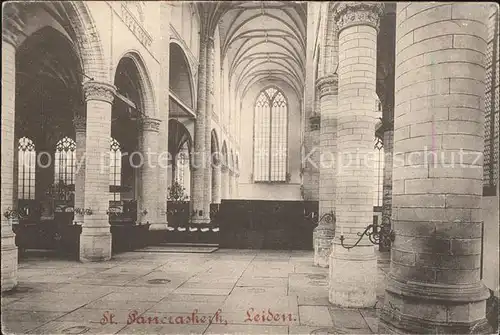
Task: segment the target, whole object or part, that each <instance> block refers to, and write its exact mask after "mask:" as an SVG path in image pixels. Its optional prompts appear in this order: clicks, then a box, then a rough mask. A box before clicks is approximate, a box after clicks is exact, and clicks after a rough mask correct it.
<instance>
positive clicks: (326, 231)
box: [313, 223, 335, 268]
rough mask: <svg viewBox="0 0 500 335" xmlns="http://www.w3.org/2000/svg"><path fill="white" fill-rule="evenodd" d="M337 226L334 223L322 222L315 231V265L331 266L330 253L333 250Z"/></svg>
mask: <svg viewBox="0 0 500 335" xmlns="http://www.w3.org/2000/svg"><path fill="white" fill-rule="evenodd" d="M334 235H335V228H334V226H333V225H326V224H322V223H320V224H319V226H317V227H316V228H315V229H314V231H313V246H314V258H313V263H314V265H315V266H319V267H322V268H327V267H328V266H329V259H330V254H331V252H332V243H333V237H334Z"/></svg>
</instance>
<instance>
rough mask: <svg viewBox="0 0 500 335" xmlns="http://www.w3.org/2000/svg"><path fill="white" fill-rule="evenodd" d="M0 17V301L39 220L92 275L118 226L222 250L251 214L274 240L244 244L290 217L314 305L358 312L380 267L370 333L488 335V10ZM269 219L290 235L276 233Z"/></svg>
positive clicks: (241, 9)
mask: <svg viewBox="0 0 500 335" xmlns="http://www.w3.org/2000/svg"><path fill="white" fill-rule="evenodd" d="M3 15H4V17H3V20H4V24H3V27H2V58H3V62H2V116H1V118H2V119H1V121H2V125H1V129H2V133H1V136H2V137H1V143H2V167H1V178H2V195H1V210H2V219H1V220H2V221H1V222H2V279H1V280H2V292H4V291H8V290H11V289H13V288H14V287H16V285H17V283H18V279H17V272H18V270H17V269H18V262H19V260H18V258H19V255H20V253H19V252H20V251H22V250H21V249H24V248H25V247H24V246H22V245H21V244H22V243H24V242H20V241H21V240H22V241H24V239H25V237H26V236H29V234H36V232H37V231H39V229H41V228H40V227H42V226H43V227H48V226H50V227H55V228H53V229H56V230H57V229H62V230H57V231H58V232H59V233H60V231H67V230H68V229H70V230H71V231H72V232H73V233H72V234H74V236H76V237H75V238H74V243H73V244H72V245H70V246H69V248H70V249H71V248H74V249H75V250H74V251H75V253H76V254H77V258H78V260H79V261H81V262H99V261H103V262H104V261H108V260H110V259H111V258H112V255H113V253H114V251H113V250H114V248H115V247H116V245H118V244H117V243H120V242H123V241H121V240H120V239H126V238H127V237H124V236H125V235H126V234H125V235H123V234H124V233H123V234H122V233H117V232H118V231H121V230H120V229H125V230H124V231H129V232H132V233H131V234H132V235H133V236H132V235H131V237H130V238H131V239H134V238H135V237H136V236H138V235H134V234H136V233H134V232H139V231H141V232H142V231H145V232H146V233H145V234H147V236H156V240H155V241H158V239H159V236H161V238H163V237H164V236H173V235H169V234H179V233H181V232H183V231H186V228H187V232H192V231H199V230H200V231H203V232H205V231H208V233H207V236H208V234H216V235H217V234H219V233H220V234H221V235H220V236H226V237H227V238H228V239H232V240H233V241H236V240H237V239H235V238H232V237H231V236H236V235H224V234H226V232H225V231H224V229H225V228H224V227H227V231H229V230H230V231H232V232H234V231H236V230H238V229H240V231H239V233H240V235H238V236H241V234H243V235H245V231H241V230H242V229H243V230H245V229H249V230H250V229H253V228H252V227H255V226H254V224H255V225H257V223H255V222H257V221H259V220H261V219H260V217H261V216H262V215H264V217H265V215H269V218H270V219H269V221H272V222H273V223H272V225H275V226H276V227H277V226H279V225H280V224H281V226H280V227H281V228H279V229H282V230H279V229H278V228H269V231H268V230H266V229H268V228H266V219H264V220H263V224H262V226H263V227H264V228H262V229H261V228H259V229H261V231H260V233H259V234H263V235H262V236H261V237H262V238H261V242H258V243H257V242H255V241H253V242H251V243H254V245H253V246H254V247H255V248H266V247H265V246H266V245H272V246H277V245H281V244H279V243H278V242H276V243H275V242H272V241H271V242H270V238H269V236H270V235H267V236H266V234H271V233H272V234H276V231H281V232H282V234H285V233H283V232H284V231H286V230H294V229H299V228H298V227H299V226H300V225H301V224H303V222H306V223H307V222H308V224H309V226H308V227H311V229H309V228H306V230H304V231H308V232H309V235H306V234H295V235H293V232H291V233H290V232H287V233H286V236H292V235H293V236H296V235H298V236H299V239H300V238H302V239H307V241H308V243H310V244H311V246H310V250H314V253H311V260H310V262H311V263H312V264H314V266H318V267H323V268H328V281H329V285H328V301H329V303H330V304H332V305H336V306H341V307H348V308H351V307H354V308H364V307H371V306H373V305H374V304H375V303H376V301H377V297H376V285H377V283H376V281H377V255H379V253H378V251H379V250H380V251H381V252H382V253H384V252H385V253H389V252H390V269H389V270H388V274H387V277H386V282H385V283H384V285H385V286H384V287H385V298H384V306H383V307H382V309H381V313H380V316H379V332H381V333H427V332H431V333H436V332H444V333H462V332H464V333H469V332H473V331H476V332H482V333H486V332H488V331H489V330H488V329H489V328H488V327H489V326H488V322H487V318H486V317H487V315H486V303H487V300H488V299H491V297H490V295H491V296H494V297H498V294H499V293H498V292H499V279H498V278H499V276H498V264H499V261H498V241H499V224H498V222H499V216H498V199H499V198H498V197H499V187H498V171H499V169H498V164H499V161H498V159H499V158H498V152H499V144H498V143H499V142H498V141H499V140H498V139H499V135H498V134H499V119H498V117H499V95H500V94H499V84H498V83H499V77H500V75H499V68H500V65H499V43H498V32H499V19H498V6H495V5H492V4H481V3H478V4H468V3H458V2H457V3H436V2H432V3H394V2H393V3H385V4H384V3H365V2H359V3H356V2H352V3H351V2H324V3H320V2H281V1H268V2H267V1H266V2H264V1H262V2H246V1H235V2H230V1H227V2H222V1H221V2H206V3H204V2H199V3H195V2H192V3H191V2H187V1H186V2H165V1H157V2H144V1H137V2H131V1H126V2H125V1H123V2H122V1H117V2H88V3H86V2H76V1H67V2H52V1H46V2H10V3H8V4H6V5H5V6H4V14H3ZM458 162H460V163H458ZM264 203H267V204H271V203H272V204H273V205H272V206H271V205H270V206H271V207H272V208H274V209H271V210H269V213H267V212H263V213H260V214H258V213H257V212H255V211H256V209H255V208H260V207H258V206H261V205H259V204H262V206H263V207H262V208H264V207H265V206H267V205H265V204H264ZM252 204H253V205H252ZM255 204H257V205H255ZM245 206H247V207H245ZM252 206H253V207H252ZM256 206H257V207H256ZM273 206H274V207H273ZM280 206H281V207H280ZM286 206H290V208H291V210H297V208H298V209H299V211H300V213H299V214H300V215H299V216H300V219H301V220H299V221H300V222H299V223H298V224H297V226H296V225H295V223H291V222H288V223H287V222H285V223H279V222H278V221H279V220H278V219H276V220H275V217H277V215H278V214H276V213H277V212H279V211H280V208H288V207H286ZM311 206H312V207H311ZM271 207H269V208H271ZM242 208H243V209H242ZM248 208H252V210H250V209H249V210H247V209H248ZM266 208H267V207H266ZM311 208H313V209H311ZM287 210H288V209H287ZM257 211H258V210H257ZM302 211H303V213H304V220H302ZM309 211H310V216H309V214H307V213H309ZM273 213H274V214H273ZM294 213H295V212H294ZM174 214H175V215H174ZM245 215H246V216H249V217H246V218H245ZM253 215H254V216H255V218H257V217H259V219H255V220H254V221H255V222H254V221H252V220H253V219H252V218H253ZM259 215H260V216H259ZM272 215H276V216H273V218H272V219H271V216H272ZM293 216H294V215H292V214H290V217H293ZM216 217H218V218H219V219H220V220H223V218H225V219H224V220H226V221H227V222H226V221H225V223H224V224H222V223H221V224H220V225H219V224H217V223H216V222H217V220H216ZM283 217H284V216H283ZM228 218H229V219H228ZM247 219H248V222H251V223H250V224H249V225H247V226H245V225H244V224H240V223H239V222H237V221H238V220H240V221H244V220H247ZM295 219H296V218H293V219H291V220H295ZM277 220H278V221H277ZM308 220H309V221H308ZM229 221H230V222H229ZM245 222H246V221H245ZM259 222H260V221H259ZM275 222H278V223H275ZM374 222H375V224H374V225H372V226H370V225H371V224H373V223H374ZM259 224H260V223H259ZM269 224H270V223H269ZM181 226H182V227H181ZM22 227H24V228H22ZM27 227H32V228H33V227H35V228H33V229H32V230H31V231H30V230H29V229H28V228H27ZM61 227H62V228H61ZM68 227H71V228H68ZM75 227H76V228H75ZM123 227H127V228H123ZM131 227H133V229H137V230H130V229H132V228H131ZM269 227H271V224H270V226H269ZM21 228H22V229H21ZM313 228H314V229H313ZM126 229H129V230H126ZM272 229H274V230H272ZM300 229H302V228H300ZM307 229H309V230H307ZM370 229H371V230H370ZM266 231H268V233H266ZM297 231H298V230H297ZM364 231H365V232H366V231H367V232H369V233H370V234H372V235H370V238H369V237H368V235H365V236H364V237H363V236H362V233H363V232H364ZM75 232H76V233H75ZM254 233H256V231H251V234H250V232H249V233H248V236H250V235H252V234H254ZM75 234H76V235H75ZM120 234H121V235H120ZM141 234H142V233H141ZM235 234H236V233H235ZM58 236H60V235H58ZM176 236H177V235H176ZM210 236H211V235H210ZM214 236H215V235H214ZM217 236H219V235H217ZM32 237H33V236H32ZM248 238H250V237H248ZM286 238H288V237H285V235H281V239H286ZM294 238H295V237H294ZM373 238H375V239H377V240H376V241H375V242H374V241H373ZM277 239H278V240H279V239H280V237H278V238H277ZM290 239H292V237H290ZM35 240H36V238H35ZM153 240H154V239H153ZM183 241H184V240H183ZM238 241H240V240H238ZM294 241H296V240H294ZM184 242H185V241H184ZM281 242H283V241H281ZM302 242H303V241H302ZM302 242H301V243H302ZM37 243H41V242H40V241H37ZM238 243H239V242H238ZM259 243H260V244H259ZM266 243H268V244H266ZM269 243H271V244H269ZM272 243H274V244H272ZM293 243H299V242H290V244H287V245H288V247H287V248H289V249H293V245H295V244H293ZM70 244H71V243H70ZM299 244H300V243H299ZM302 244H303V243H302ZM302 244H301V245H302ZM306 244H307V243H306ZM375 244H377V246H375ZM353 245H355V246H354V247H352V246H353ZM38 247H40V246H39V245H38ZM220 247H221V248H222V247H223V242H221V245H220ZM351 247H352V248H351ZM242 248H243V247H242ZM18 249H19V250H18ZM389 250H390V251H389ZM165 255H166V256H165V257H168V255H169V254H165ZM488 301H489V300H488ZM422 311H424V312H422Z"/></svg>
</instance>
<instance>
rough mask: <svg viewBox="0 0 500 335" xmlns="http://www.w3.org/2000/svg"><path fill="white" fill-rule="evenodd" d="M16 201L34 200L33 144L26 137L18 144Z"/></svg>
mask: <svg viewBox="0 0 500 335" xmlns="http://www.w3.org/2000/svg"><path fill="white" fill-rule="evenodd" d="M17 149H18V151H19V158H18V162H17V164H18V185H17V186H18V192H17V197H18V199H35V164H36V151H35V144H34V143H33V141H32V140H30V139H29V138H27V137H22V138H20V139H19V143H18V148H17Z"/></svg>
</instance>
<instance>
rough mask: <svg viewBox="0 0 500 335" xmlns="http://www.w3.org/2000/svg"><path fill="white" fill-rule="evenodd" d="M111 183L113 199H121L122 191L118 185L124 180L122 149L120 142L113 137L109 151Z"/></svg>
mask: <svg viewBox="0 0 500 335" xmlns="http://www.w3.org/2000/svg"><path fill="white" fill-rule="evenodd" d="M109 156H110V157H109V163H110V164H109V185H110V186H111V198H110V200H112V201H120V191H119V189H118V187H119V186H120V185H121V182H122V151H121V147H120V143H118V141H117V140H115V139H114V138H112V139H111V143H110V152H109Z"/></svg>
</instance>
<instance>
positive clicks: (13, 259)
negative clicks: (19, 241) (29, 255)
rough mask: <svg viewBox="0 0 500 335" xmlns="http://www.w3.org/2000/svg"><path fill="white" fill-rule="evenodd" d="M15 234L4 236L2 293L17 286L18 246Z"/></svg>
mask: <svg viewBox="0 0 500 335" xmlns="http://www.w3.org/2000/svg"><path fill="white" fill-rule="evenodd" d="M15 236H16V235H14V233H10V234H2V292H5V291H10V290H12V289H13V288H15V287H16V286H17V257H18V253H17V246H16V244H15Z"/></svg>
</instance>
